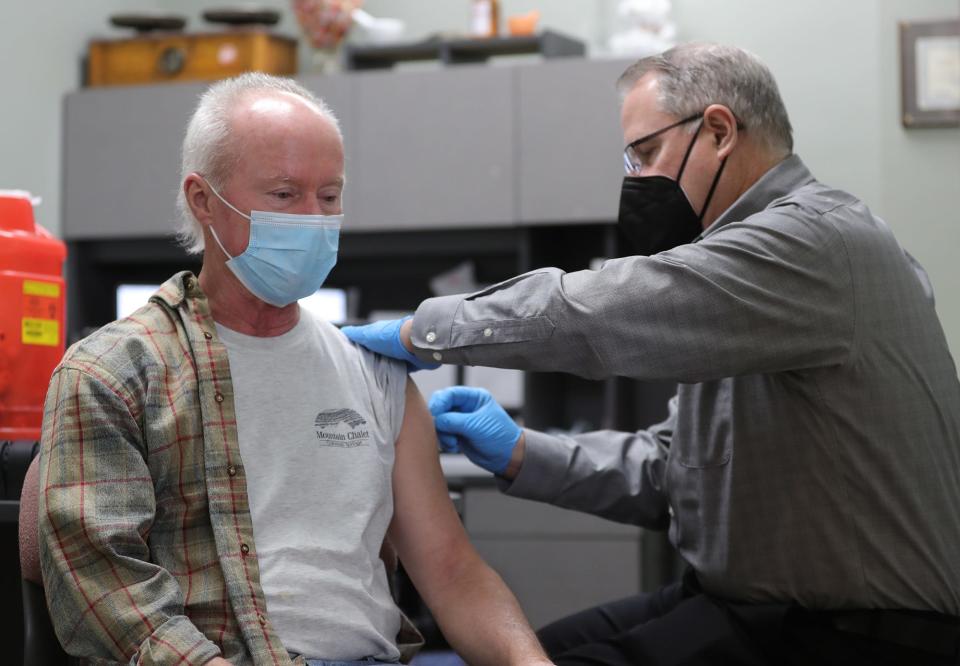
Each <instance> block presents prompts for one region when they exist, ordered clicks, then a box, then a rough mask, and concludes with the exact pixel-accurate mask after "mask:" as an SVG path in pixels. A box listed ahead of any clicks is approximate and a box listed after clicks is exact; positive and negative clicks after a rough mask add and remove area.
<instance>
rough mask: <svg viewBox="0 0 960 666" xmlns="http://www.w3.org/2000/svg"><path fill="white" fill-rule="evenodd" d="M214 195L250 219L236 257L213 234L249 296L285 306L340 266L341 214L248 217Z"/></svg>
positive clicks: (253, 213) (259, 213) (257, 212)
mask: <svg viewBox="0 0 960 666" xmlns="http://www.w3.org/2000/svg"><path fill="white" fill-rule="evenodd" d="M210 189H211V190H213V193H214V194H216V195H217V197H218V198H219V199H220V201H222V202H223V203H225V204H226V205H227V206H229V207H230V208H231V209H232V210H233V211H234V212H236V213H237V214H238V215H241V216H243V217H245V218H247V219H248V220H250V242H249V243H248V244H247V249H246V250H244V251H243V252H242V253H241V254H239V255H237V256H236V257H233V256H231V255H230V253H229V252H227V250H226V248H224V247H223V243H221V242H220V239H219V238H217V232H216V231H215V230H214V228H213V227H210V233H212V234H213V238H214V240H215V241H217V245H219V246H220V249H221V250H223V253H224V254H225V255H227V256H228V257H230V259H229V260H228V261H227V268H229V269H230V270H231V271H233V274H234V275H235V276H236V277H237V279H238V280H240V283H241V284H242V285H243V286H244V287H246V288H247V289H248V290H249V291H250V293H251V294H253V295H254V296H256V297H257V298H259V299H260V300H261V301H264V302H266V303H269V304H270V305H274V306H276V307H278V308H281V307H283V306H285V305H289V304H290V303H293V302H294V301H298V300H300V299H301V298H304V297H306V296H309V295H310V294H312V293H313V292H315V291H316V290H317V289H319V288H320V287H321V286H322V285H323V282H324V280H326V279H327V275H329V274H330V271H331V270H332V269H333V267H334V266H335V265H336V263H337V248H338V247H339V244H340V227H341V225H342V224H343V215H293V214H289V213H273V212H270V211H263V210H253V211H250V214H249V215H245V214H244V213H241V212H240V211H239V210H237V209H236V208H235V207H234V206H233V204H231V203H230V202H229V201H227V200H226V199H224V198H223V197H222V196H220V193H219V192H217V191H216V190H215V189H214V188H213V186H212V185H211V186H210Z"/></svg>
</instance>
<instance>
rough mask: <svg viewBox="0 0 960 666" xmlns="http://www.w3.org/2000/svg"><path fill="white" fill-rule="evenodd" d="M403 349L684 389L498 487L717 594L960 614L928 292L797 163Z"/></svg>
mask: <svg viewBox="0 0 960 666" xmlns="http://www.w3.org/2000/svg"><path fill="white" fill-rule="evenodd" d="M413 341H414V344H415V345H416V346H417V347H418V348H419V350H418V354H419V355H421V356H422V357H423V358H432V357H435V356H436V355H437V354H440V355H441V356H442V358H443V360H444V361H446V362H449V363H462V364H474V365H491V366H499V367H510V368H522V369H526V370H553V371H556V370H559V371H566V372H571V373H575V374H578V375H581V376H584V377H591V378H600V377H608V376H611V375H622V376H627V377H633V378H636V379H672V380H676V381H678V382H680V388H679V392H678V395H677V397H676V398H674V400H672V401H671V405H670V416H669V418H668V419H667V421H665V422H664V423H662V424H660V425H658V426H655V427H653V428H651V429H649V430H647V431H641V432H639V433H616V432H609V431H605V432H596V433H588V434H585V435H579V436H575V437H553V436H548V435H545V434H542V433H536V432H533V431H527V449H526V457H525V460H524V464H523V466H522V468H521V471H520V474H519V475H518V477H517V478H516V480H515V481H514V482H513V483H512V484H510V485H509V487H507V492H509V493H511V494H514V495H517V496H523V497H528V498H532V499H537V500H541V501H545V502H551V503H554V504H557V505H560V506H565V507H569V508H573V509H578V510H582V511H588V512H591V513H595V514H598V515H601V516H605V517H607V518H610V519H613V520H617V521H623V522H630V523H636V524H639V525H643V526H647V527H654V528H658V527H659V528H664V527H667V526H669V530H670V538H671V540H672V542H673V543H674V544H675V545H676V546H677V548H678V549H679V551H680V553H681V554H682V555H683V557H684V558H685V559H686V560H687V561H688V562H689V563H690V564H691V565H692V566H693V567H694V568H695V569H696V571H697V573H698V575H699V578H700V580H701V583H702V584H703V586H704V588H705V589H706V590H707V591H709V592H712V593H714V594H717V595H721V596H724V597H727V598H731V599H736V600H742V601H752V602H761V601H790V600H793V601H797V602H799V603H801V604H803V605H805V606H808V607H811V608H915V609H933V610H937V611H941V612H945V613H951V614H954V615H958V614H960V383H958V381H957V371H956V366H955V365H954V362H953V359H952V358H951V356H950V353H949V351H948V349H947V343H946V340H945V338H944V335H943V331H942V329H941V327H940V323H939V321H938V319H937V315H936V312H935V310H934V303H933V298H932V292H931V290H930V286H929V282H928V280H927V278H926V275H925V274H924V272H923V270H922V269H921V268H920V267H919V266H918V265H917V264H916V263H915V262H914V261H913V260H912V258H911V257H910V256H909V255H907V254H906V253H905V252H904V250H903V249H902V248H901V247H900V245H899V244H898V243H897V241H896V239H895V238H894V236H893V234H892V233H891V232H890V230H889V229H888V228H887V226H886V225H885V224H884V223H883V222H882V221H881V220H879V219H877V218H876V217H874V216H873V215H872V214H871V213H870V211H869V210H868V209H867V207H866V206H865V205H864V204H863V203H862V202H861V201H859V200H858V199H856V198H855V197H853V196H851V195H850V194H848V193H846V192H842V191H839V190H835V189H832V188H830V187H827V186H825V185H823V184H821V183H819V182H817V181H816V180H815V179H814V178H813V177H812V176H811V174H810V172H809V171H808V170H807V168H806V167H805V166H804V165H803V163H802V162H801V161H800V159H799V158H798V157H796V156H792V157H789V158H787V159H786V160H784V161H783V162H781V163H780V164H779V165H777V166H776V167H774V168H773V169H771V170H770V171H769V172H768V173H767V174H765V175H764V176H763V177H762V178H761V179H760V180H759V181H758V182H757V183H755V184H754V185H753V187H751V188H750V189H749V190H748V191H747V192H746V193H745V194H744V195H743V196H741V197H740V198H739V199H738V200H737V201H736V202H735V203H734V204H733V206H731V207H730V209H729V210H727V211H726V212H725V213H724V214H723V216H721V218H720V219H718V220H717V221H716V222H715V223H714V224H713V225H711V227H710V228H709V229H708V230H707V231H706V232H705V233H704V234H703V236H702V238H701V239H699V241H698V242H696V243H693V244H690V245H685V246H682V247H678V248H676V249H674V250H671V251H669V252H664V253H661V254H658V255H655V256H652V257H628V258H623V259H615V260H611V261H608V262H606V264H605V265H604V266H603V267H602V268H601V269H600V270H596V271H579V272H574V273H564V272H563V271H560V270H558V269H553V268H547V269H541V270H536V271H532V272H530V273H526V274H524V275H521V276H518V277H515V278H512V279H510V280H507V281H505V282H503V283H500V284H497V285H494V286H492V287H490V288H488V289H485V290H483V291H480V292H477V293H474V294H470V295H467V296H453V297H443V298H436V299H430V300H428V301H425V302H424V303H423V304H422V305H421V306H420V308H419V309H418V310H417V314H416V317H415V319H414V329H413ZM504 485H505V486H506V484H504Z"/></svg>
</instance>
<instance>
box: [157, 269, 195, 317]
mask: <svg viewBox="0 0 960 666" xmlns="http://www.w3.org/2000/svg"><path fill="white" fill-rule="evenodd" d="M198 294H200V282H199V281H198V280H197V278H196V276H195V275H194V274H193V273H191V272H190V271H181V272H179V273H177V274H176V275H174V276H173V277H172V278H170V279H169V280H167V281H166V282H164V283H163V284H162V285H160V289H158V290H157V292H156V293H155V294H154V295H153V296H152V297H151V298H156V299H158V300H160V301H163V302H164V303H166V304H167V305H168V306H169V307H170V308H171V309H173V310H176V309H177V308H178V307H180V304H181V303H183V302H184V301H185V300H186V298H187V296H196V295H198Z"/></svg>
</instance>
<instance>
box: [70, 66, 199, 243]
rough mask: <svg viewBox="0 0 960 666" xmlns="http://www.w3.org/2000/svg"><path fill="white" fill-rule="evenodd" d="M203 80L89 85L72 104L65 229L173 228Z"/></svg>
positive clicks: (90, 232) (113, 234)
mask: <svg viewBox="0 0 960 666" xmlns="http://www.w3.org/2000/svg"><path fill="white" fill-rule="evenodd" d="M203 89H204V86H203V85H202V84H189V85H169V86H136V87H130V88H102V89H96V90H92V89H91V90H83V91H80V92H77V93H74V94H72V95H68V96H67V98H66V102H65V109H64V148H63V149H64V157H63V164H64V179H63V188H64V196H63V235H64V237H65V238H68V239H71V240H74V239H92V238H118V237H120V238H123V237H127V238H138V237H144V236H158V235H166V234H169V233H171V231H172V230H173V228H174V220H175V219H176V196H177V190H178V188H179V186H180V142H181V140H182V138H183V132H184V128H185V127H186V124H187V120H188V118H189V116H190V111H191V110H192V108H193V106H194V105H195V103H196V98H197V96H198V95H199V94H200V92H201V91H202V90H203Z"/></svg>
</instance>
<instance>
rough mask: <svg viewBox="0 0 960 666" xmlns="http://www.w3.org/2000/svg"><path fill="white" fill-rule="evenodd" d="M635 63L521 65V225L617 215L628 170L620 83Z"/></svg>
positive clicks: (607, 219) (600, 219) (608, 219)
mask: <svg viewBox="0 0 960 666" xmlns="http://www.w3.org/2000/svg"><path fill="white" fill-rule="evenodd" d="M631 62H632V61H630V60H565V61H563V62H547V63H543V64H539V65H536V66H525V67H517V68H516V73H517V79H518V82H517V109H518V121H517V122H518V123H519V127H518V136H519V137H520V144H519V160H518V162H519V164H518V167H517V168H518V177H519V181H520V196H519V211H518V219H519V222H520V223H521V224H555V223H566V222H612V221H614V220H616V219H617V208H618V205H619V199H620V183H621V181H622V179H623V175H624V174H623V158H622V151H623V136H622V133H621V130H620V100H619V97H618V95H617V92H616V89H615V88H614V83H615V82H616V80H617V78H618V77H619V76H620V74H622V73H623V70H624V69H626V67H627V65H629V64H630V63H631Z"/></svg>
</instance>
